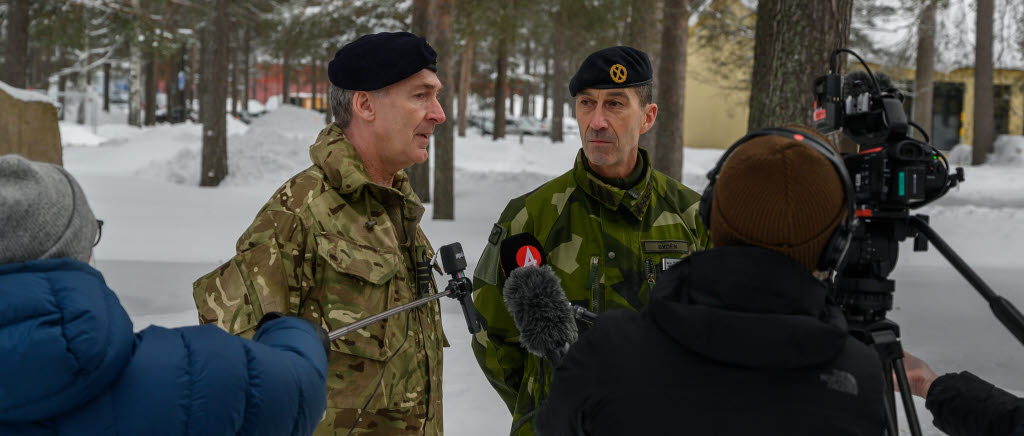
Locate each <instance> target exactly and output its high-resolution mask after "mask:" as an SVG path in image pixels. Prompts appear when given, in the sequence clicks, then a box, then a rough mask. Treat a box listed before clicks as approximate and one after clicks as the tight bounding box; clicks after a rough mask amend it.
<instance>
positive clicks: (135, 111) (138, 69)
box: [128, 0, 142, 127]
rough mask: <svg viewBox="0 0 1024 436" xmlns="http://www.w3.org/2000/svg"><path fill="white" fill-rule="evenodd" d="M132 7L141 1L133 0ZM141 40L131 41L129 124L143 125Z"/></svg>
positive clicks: (135, 6)
mask: <svg viewBox="0 0 1024 436" xmlns="http://www.w3.org/2000/svg"><path fill="white" fill-rule="evenodd" d="M132 7H134V8H136V9H137V8H138V7H139V1H138V0H132ZM140 44H141V42H140V41H137V40H134V38H133V41H131V42H130V43H129V51H130V52H131V66H130V67H129V68H130V71H129V73H128V124H129V125H131V126H135V127H142V117H141V115H142V114H141V113H140V111H141V110H142V83H141V81H142V47H140Z"/></svg>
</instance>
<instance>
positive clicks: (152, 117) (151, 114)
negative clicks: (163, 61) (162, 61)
mask: <svg viewBox="0 0 1024 436" xmlns="http://www.w3.org/2000/svg"><path fill="white" fill-rule="evenodd" d="M154 57H155V55H154V54H153V51H152V48H149V49H148V50H147V52H146V61H145V62H146V63H145V64H144V65H143V67H142V71H143V74H144V75H145V76H146V77H145V88H144V89H145V92H146V118H145V120H144V121H143V124H145V125H147V126H152V125H154V124H156V61H155V60H154V59H153V58H154Z"/></svg>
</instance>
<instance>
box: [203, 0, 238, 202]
mask: <svg viewBox="0 0 1024 436" xmlns="http://www.w3.org/2000/svg"><path fill="white" fill-rule="evenodd" d="M230 1H231V0H218V1H217V11H216V15H214V20H213V26H212V27H213V29H219V30H217V31H213V32H210V35H209V36H210V38H209V39H210V41H211V42H212V44H211V45H212V46H213V47H211V52H212V53H211V58H212V59H211V62H210V67H211V68H210V76H211V77H210V80H209V83H208V86H207V89H208V90H209V94H210V98H209V102H210V106H209V107H207V108H205V109H204V110H203V112H204V113H205V114H206V119H205V120H204V122H203V152H202V174H200V177H199V186H217V185H219V184H220V182H221V180H224V177H225V176H227V174H228V149H227V125H226V122H225V121H226V120H225V115H226V114H225V110H224V109H225V100H226V99H227V86H228V64H229V63H230V59H231V58H230V57H229V56H228V43H229V42H228V35H229V32H228V31H227V30H228V29H229V26H230V18H229V10H228V6H229V3H230Z"/></svg>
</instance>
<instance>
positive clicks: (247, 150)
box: [140, 106, 324, 186]
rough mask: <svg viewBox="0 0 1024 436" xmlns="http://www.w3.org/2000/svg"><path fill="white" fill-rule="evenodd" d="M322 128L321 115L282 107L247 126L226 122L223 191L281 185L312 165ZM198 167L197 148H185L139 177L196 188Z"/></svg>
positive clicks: (200, 158)
mask: <svg viewBox="0 0 1024 436" xmlns="http://www.w3.org/2000/svg"><path fill="white" fill-rule="evenodd" d="M243 127H245V128H244V129H243ZM323 127H324V122H323V117H322V115H321V114H320V113H318V112H315V111H311V110H306V109H301V108H297V107H295V106H282V107H280V108H278V109H277V110H274V111H272V112H269V113H267V115H265V116H262V117H259V118H257V119H255V120H253V122H252V124H249V125H248V126H246V125H245V124H244V123H241V122H240V121H238V120H235V119H232V118H229V121H228V132H229V135H228V176H227V178H225V179H224V181H223V182H222V186H240V185H250V184H263V183H269V184H280V183H282V182H284V181H285V180H287V179H288V178H289V177H291V176H293V175H295V173H298V172H299V171H302V170H303V169H305V168H306V167H308V166H309V165H310V161H309V146H310V145H311V144H312V143H313V141H314V140H315V139H316V135H317V134H318V133H320V130H321V129H323ZM201 162H202V150H201V147H195V148H185V149H182V150H180V151H179V152H178V153H177V154H175V155H174V156H172V157H171V158H170V159H166V160H161V161H155V162H153V163H152V164H151V165H149V166H147V167H146V168H144V169H143V170H142V171H140V173H144V174H145V175H147V176H149V177H154V178H157V179H161V180H166V181H170V182H172V183H176V184H179V185H191V186H196V185H198V184H199V167H200V163H201Z"/></svg>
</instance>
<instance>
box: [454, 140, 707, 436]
mask: <svg viewBox="0 0 1024 436" xmlns="http://www.w3.org/2000/svg"><path fill="white" fill-rule="evenodd" d="M639 153H640V157H639V158H640V159H642V160H643V161H642V162H643V164H644V165H645V167H646V169H645V170H644V174H643V176H642V177H641V178H640V181H639V182H638V183H637V184H636V185H635V186H633V187H632V188H630V189H627V190H623V189H619V188H616V187H614V186H611V185H608V184H606V183H604V182H602V181H601V180H600V179H598V178H597V177H595V176H594V175H592V174H591V173H590V172H588V171H587V170H586V169H585V168H584V164H583V151H582V150H581V151H580V153H579V154H578V155H577V157H576V164H575V166H574V167H573V169H572V170H570V171H569V172H567V173H565V174H563V175H561V176H559V177H558V178H556V179H554V180H552V181H550V182H548V183H545V184H544V185H542V186H541V187H540V188H537V189H536V190H535V191H533V192H531V193H529V194H526V195H524V196H522V197H519V198H516V199H513V200H511V201H510V202H509V203H508V206H506V207H505V210H504V211H503V212H502V213H501V217H500V218H499V219H498V223H497V224H495V225H494V228H492V229H491V235H490V238H489V239H488V244H487V246H486V247H485V248H484V251H483V254H482V255H481V256H480V261H479V262H478V263H477V267H476V270H475V271H474V278H473V283H474V287H475V289H474V292H473V300H474V305H475V306H476V309H477V311H478V312H479V313H480V314H481V315H482V316H483V317H484V319H485V320H486V322H487V324H486V325H487V328H486V329H485V330H483V331H481V332H480V333H478V334H476V335H475V336H474V340H473V342H472V347H473V352H474V354H475V355H476V358H477V361H478V363H479V364H480V367H481V368H482V369H483V371H484V375H485V376H486V377H487V379H488V381H489V382H490V383H491V385H492V386H493V387H494V389H495V390H497V391H498V395H499V396H500V397H501V399H502V400H503V401H504V402H505V403H506V405H507V406H508V410H509V412H510V413H511V414H512V420H513V423H512V429H511V431H510V434H513V435H517V436H518V435H533V434H534V430H533V415H534V413H535V412H536V410H537V406H538V404H540V403H541V401H543V400H544V399H545V398H546V397H547V391H548V387H549V385H550V382H551V375H552V368H551V366H550V365H549V364H548V363H547V361H546V360H545V359H542V358H539V357H537V356H534V355H532V354H530V353H529V352H527V351H526V350H525V349H524V348H522V347H520V345H519V331H518V330H517V329H516V327H515V324H514V323H513V321H512V317H511V315H510V314H509V313H508V309H507V308H506V307H505V303H504V301H503V299H502V294H501V291H502V288H503V287H504V284H505V275H504V274H503V273H502V271H501V267H500V264H499V247H500V244H501V241H502V240H503V239H504V238H505V237H508V236H511V235H515V234H519V233H524V232H525V233H530V234H533V235H534V236H535V237H536V238H537V240H538V241H540V243H541V244H542V245H543V246H544V247H543V249H544V251H545V252H547V253H548V259H547V263H548V264H549V265H551V268H552V269H553V270H554V271H555V274H556V275H557V276H558V277H559V278H560V279H561V281H562V290H563V291H565V294H566V297H567V298H568V299H569V301H571V302H573V303H574V304H578V305H581V306H584V307H586V308H588V309H590V310H592V311H594V312H598V313H600V312H604V311H607V310H612V309H620V308H627V309H633V310H639V309H640V308H642V307H643V306H644V304H646V303H647V297H648V293H649V292H650V291H651V289H653V287H654V283H656V282H657V279H658V276H659V275H660V274H661V272H662V270H663V266H670V265H671V262H673V261H674V260H678V259H682V258H683V257H685V256H687V255H689V254H690V253H693V252H694V251H696V250H703V249H706V248H708V245H709V244H708V234H707V231H706V229H705V228H704V224H703V223H702V222H701V221H700V219H699V218H698V214H697V208H698V205H699V203H700V196H699V195H698V194H697V193H696V192H693V191H692V190H690V189H689V188H687V187H685V186H683V185H681V184H679V183H678V182H676V181H675V180H673V179H671V178H669V177H668V176H666V175H665V174H662V173H660V172H658V171H655V170H653V169H652V168H651V166H650V165H649V163H650V160H649V158H648V156H647V152H646V151H644V150H642V149H641V150H640V151H639ZM638 164H640V161H638ZM579 326H580V329H581V334H585V330H586V328H587V325H586V324H585V323H579ZM610 376H614V375H610Z"/></svg>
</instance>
